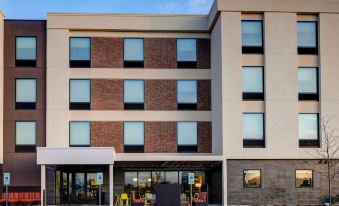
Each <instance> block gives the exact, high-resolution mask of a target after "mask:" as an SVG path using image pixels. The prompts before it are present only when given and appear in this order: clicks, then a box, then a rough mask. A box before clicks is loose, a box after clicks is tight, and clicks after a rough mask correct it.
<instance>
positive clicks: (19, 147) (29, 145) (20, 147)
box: [15, 121, 36, 152]
mask: <svg viewBox="0 0 339 206" xmlns="http://www.w3.org/2000/svg"><path fill="white" fill-rule="evenodd" d="M35 144H36V122H35V121H17V122H16V123H15V151H16V152H34V151H35Z"/></svg>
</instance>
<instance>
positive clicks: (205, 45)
mask: <svg viewBox="0 0 339 206" xmlns="http://www.w3.org/2000/svg"><path fill="white" fill-rule="evenodd" d="M197 50H198V51H197V52H198V56H197V59H198V62H197V68H198V69H210V68H211V40H210V39H198V40H197Z"/></svg>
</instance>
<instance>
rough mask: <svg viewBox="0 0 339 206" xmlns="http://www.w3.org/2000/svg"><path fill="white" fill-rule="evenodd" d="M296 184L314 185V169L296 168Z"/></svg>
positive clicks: (298, 185)
mask: <svg viewBox="0 0 339 206" xmlns="http://www.w3.org/2000/svg"><path fill="white" fill-rule="evenodd" d="M295 186H296V187H297V188H300V187H312V186H313V172H312V170H296V172H295Z"/></svg>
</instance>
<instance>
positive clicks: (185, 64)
mask: <svg viewBox="0 0 339 206" xmlns="http://www.w3.org/2000/svg"><path fill="white" fill-rule="evenodd" d="M177 67H178V68H197V40H196V39H177Z"/></svg>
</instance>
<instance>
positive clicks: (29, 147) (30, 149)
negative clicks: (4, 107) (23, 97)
mask: <svg viewBox="0 0 339 206" xmlns="http://www.w3.org/2000/svg"><path fill="white" fill-rule="evenodd" d="M17 122H34V123H35V144H19V145H18V144H17V143H16V140H17V136H16V135H17V132H16V123H17ZM37 135H38V124H37V120H15V127H14V137H15V153H35V152H36V146H37Z"/></svg>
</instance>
